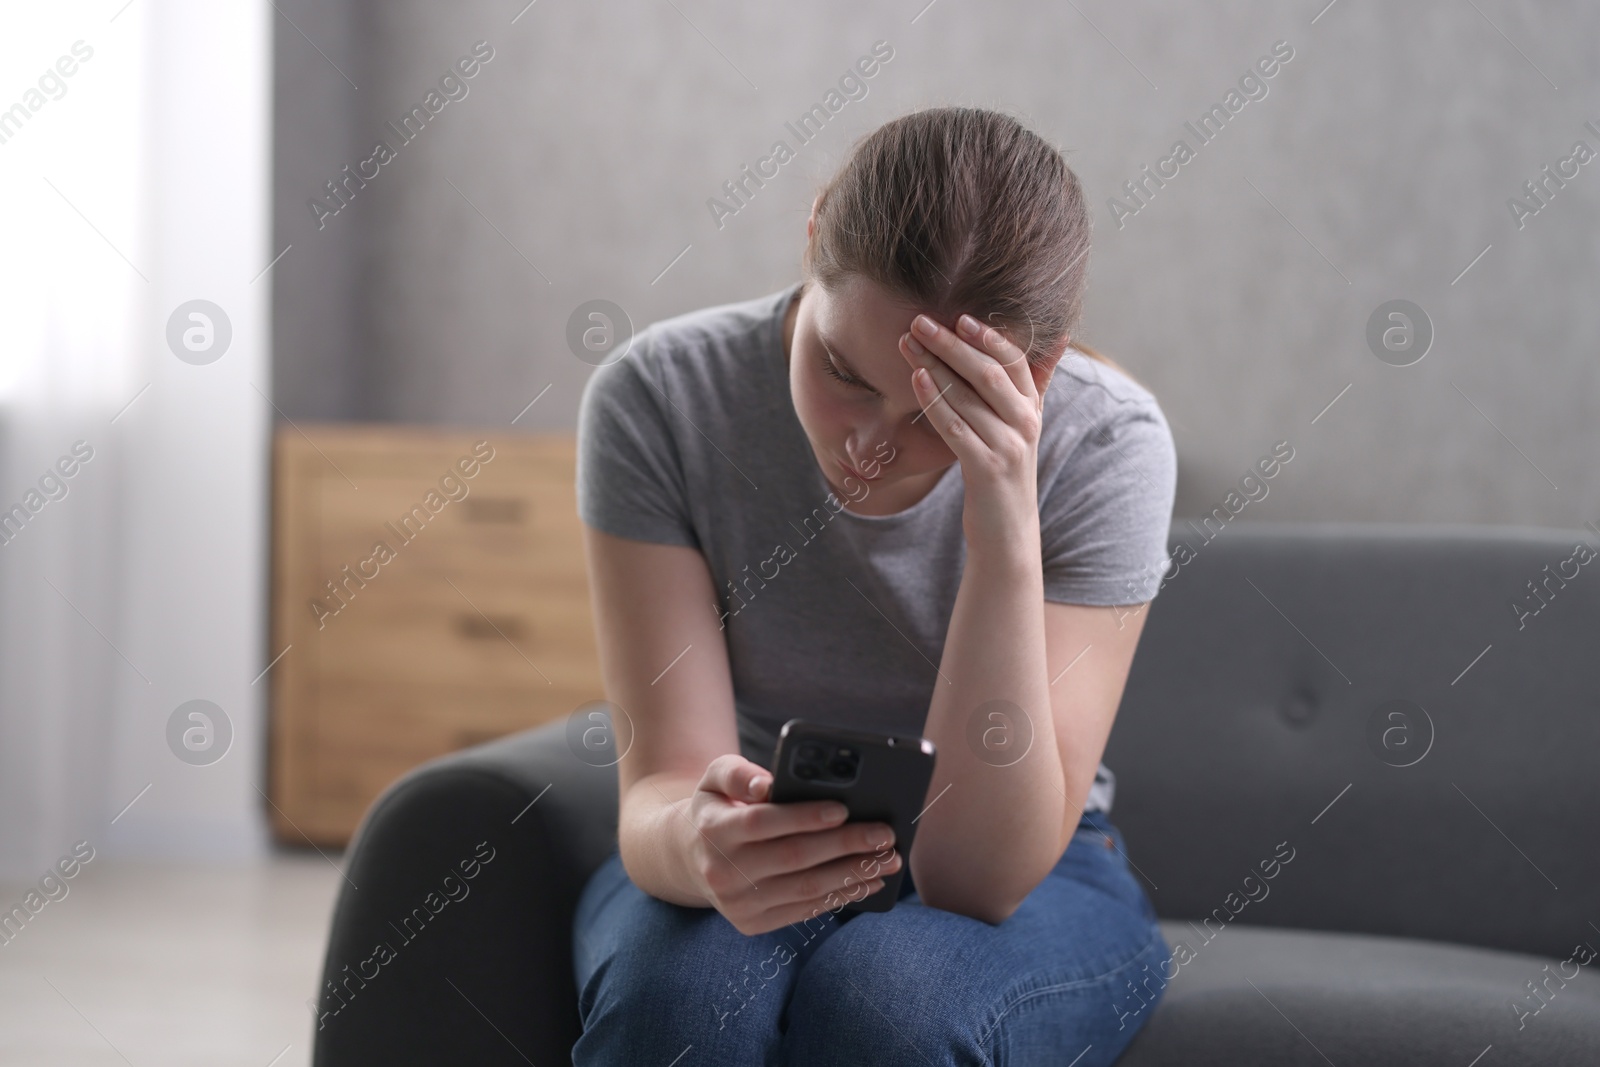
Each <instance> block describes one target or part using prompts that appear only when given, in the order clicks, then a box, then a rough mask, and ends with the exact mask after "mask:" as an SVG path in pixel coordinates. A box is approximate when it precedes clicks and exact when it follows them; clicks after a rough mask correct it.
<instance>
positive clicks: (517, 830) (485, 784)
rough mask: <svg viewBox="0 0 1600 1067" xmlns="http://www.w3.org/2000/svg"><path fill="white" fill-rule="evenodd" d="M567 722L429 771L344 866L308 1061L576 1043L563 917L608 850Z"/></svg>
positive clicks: (362, 835) (561, 1054) (391, 805)
mask: <svg viewBox="0 0 1600 1067" xmlns="http://www.w3.org/2000/svg"><path fill="white" fill-rule="evenodd" d="M567 730H568V725H567V720H561V721H558V722H553V723H549V724H547V725H545V726H541V727H538V728H535V729H532V730H527V731H524V732H522V733H519V734H515V735H513V736H511V737H507V738H503V739H501V740H499V741H495V742H491V743H489V744H485V745H480V746H477V747H475V748H471V749H466V750H464V751H461V752H457V753H453V754H451V755H449V756H445V757H442V758H440V759H437V760H433V761H431V762H429V763H426V764H423V765H422V766H420V767H417V768H415V769H414V770H412V771H411V772H410V773H408V774H407V775H406V776H405V777H403V778H401V779H400V780H399V781H397V782H395V783H394V784H393V785H391V786H390V787H389V788H388V789H387V790H385V791H384V793H383V795H382V796H380V797H379V798H378V799H377V800H376V801H375V802H374V803H373V806H372V807H371V809H370V810H369V811H368V812H367V814H366V816H365V817H364V818H363V820H362V823H361V826H360V827H359V829H358V830H357V832H356V835H355V838H354V840H353V841H352V842H351V845H350V848H349V850H348V852H347V854H346V855H347V860H348V862H347V863H346V871H345V880H344V884H343V885H342V886H341V888H340V892H339V899H338V903H337V905H336V907H335V909H334V914H333V921H332V929H331V932H330V935H329V938H328V954H327V958H326V960H325V962H324V967H323V984H322V986H321V989H320V995H319V997H318V998H317V1000H316V1001H315V1002H314V1004H315V1007H314V1008H313V1010H314V1011H315V1013H316V1014H317V1017H318V1022H317V1024H316V1026H317V1028H316V1031H315V1050H314V1058H313V1063H314V1064H315V1065H316V1067H345V1065H355V1064H371V1063H393V1064H403V1063H473V1064H497V1063H507V1064H512V1063H514V1064H524V1063H527V1062H530V1061H531V1062H533V1063H539V1064H545V1063H563V1062H566V1061H567V1059H568V1057H569V1056H570V1054H571V1053H570V1050H571V1046H572V1043H573V1042H574V1041H575V1040H576V1039H577V1037H578V1034H579V1032H580V1029H581V1027H580V1023H579V1019H578V1012H577V992H576V989H575V984H574V979H573V973H572V947H571V930H572V916H573V912H574V910H575V908H576V905H577V899H578V895H579V893H580V892H581V891H582V889H583V886H584V883H585V882H586V881H587V880H588V877H589V875H590V874H592V873H593V872H594V870H595V869H596V868H597V867H599V865H600V863H601V862H602V861H603V860H604V859H605V858H606V856H607V855H609V854H610V852H611V850H612V849H613V848H614V847H615V846H616V830H617V772H616V768H615V767H614V766H593V765H591V764H590V763H586V762H584V761H583V760H580V759H579V758H578V756H577V755H576V754H575V750H574V749H573V748H572V747H571V746H570V745H569V744H568V733H567Z"/></svg>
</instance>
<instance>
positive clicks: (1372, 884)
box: [1105, 520, 1600, 958]
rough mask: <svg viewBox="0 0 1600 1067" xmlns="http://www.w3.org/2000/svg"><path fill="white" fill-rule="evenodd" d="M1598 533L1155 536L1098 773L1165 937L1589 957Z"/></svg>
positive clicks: (1598, 827) (1291, 531) (1288, 531)
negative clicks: (1579, 951)
mask: <svg viewBox="0 0 1600 1067" xmlns="http://www.w3.org/2000/svg"><path fill="white" fill-rule="evenodd" d="M1597 532H1600V531H1589V530H1571V531H1568V530H1551V529H1538V528H1527V527H1481V526H1471V527H1467V526H1442V525H1410V526H1399V525H1374V524H1353V523H1314V524H1303V523H1295V524H1274V523H1254V524H1248V525H1246V524H1239V525H1235V526H1234V527H1232V528H1223V529H1221V530H1220V531H1218V530H1216V529H1215V527H1214V526H1213V528H1212V529H1211V530H1209V531H1208V530H1206V529H1205V528H1203V527H1201V526H1200V525H1199V524H1198V523H1189V522H1186V521H1182V520H1180V521H1178V522H1175V523H1174V524H1173V527H1172V531H1171V539H1170V541H1169V547H1170V549H1171V552H1172V555H1173V559H1172V563H1171V565H1169V567H1168V569H1167V571H1166V573H1165V576H1164V577H1165V581H1164V584H1163V586H1162V588H1161V590H1160V592H1159V593H1158V595H1157V596H1156V598H1155V599H1154V600H1153V601H1152V602H1151V604H1150V606H1149V608H1148V609H1146V610H1147V611H1148V612H1149V617H1148V619H1147V620H1146V624H1145V630H1144V633H1143V636H1142V637H1141V640H1140V647H1139V649H1138V652H1137V655H1136V656H1135V659H1134V663H1133V667H1132V672H1131V675H1130V677H1129V680H1128V686H1127V689H1126V691H1125V693H1124V697H1123V702H1122V706H1121V709H1120V710H1119V712H1118V716H1117V721H1116V724H1115V726H1114V728H1113V731H1112V734H1111V739H1110V742H1109V744H1108V746H1107V749H1106V754H1105V762H1106V764H1107V766H1109V767H1110V768H1111V769H1112V771H1113V772H1114V773H1115V774H1116V779H1117V780H1116V794H1115V798H1114V801H1113V806H1112V812H1111V816H1112V820H1113V821H1114V822H1115V823H1116V824H1117V826H1118V827H1119V828H1120V829H1121V830H1122V831H1123V833H1124V835H1125V836H1126V838H1127V842H1128V853H1129V857H1130V859H1131V860H1132V862H1133V863H1134V864H1135V866H1136V867H1137V868H1138V870H1139V872H1140V874H1141V875H1142V876H1143V877H1144V878H1145V879H1146V888H1147V889H1148V890H1149V892H1150V895H1151V899H1152V900H1153V901H1154V902H1155V905H1156V909H1157V911H1158V912H1159V913H1160V914H1161V916H1162V918H1164V919H1165V918H1171V919H1188V920H1191V921H1192V922H1193V927H1194V929H1195V931H1196V941H1195V942H1193V943H1191V947H1192V948H1193V947H1196V945H1197V944H1198V943H1199V942H1201V941H1203V940H1205V939H1206V938H1208V937H1210V936H1215V932H1216V931H1218V930H1221V929H1224V928H1225V927H1226V924H1227V923H1229V922H1233V921H1237V922H1243V923H1253V924H1262V925H1268V926H1287V927H1302V928H1312V929H1323V930H1336V931H1358V932H1367V933H1377V934H1391V935H1399V936H1410V937H1423V938H1436V939H1441V940H1447V941H1455V942H1460V943H1464V944H1473V945H1481V946H1486V947H1497V948H1505V949H1512V950H1520V951H1527V952H1537V953H1544V954H1548V955H1554V956H1559V957H1562V958H1565V957H1566V956H1568V955H1570V954H1571V951H1572V949H1573V947H1574V946H1575V945H1576V944H1577V943H1578V942H1581V941H1583V940H1586V939H1587V940H1589V941H1590V943H1591V944H1600V928H1596V927H1595V926H1594V925H1592V924H1591V920H1593V921H1595V922H1600V903H1597V897H1596V893H1597V892H1600V847H1597V846H1600V558H1596V557H1597V552H1600V537H1596V536H1595V534H1596V533H1597ZM1207 533H1209V534H1210V536H1211V540H1209V541H1208V540H1207V539H1206V535H1207ZM1269 875H1270V877H1269ZM1208 919H1209V922H1207V921H1205V920H1208Z"/></svg>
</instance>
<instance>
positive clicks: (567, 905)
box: [314, 521, 1600, 1067]
mask: <svg viewBox="0 0 1600 1067" xmlns="http://www.w3.org/2000/svg"><path fill="white" fill-rule="evenodd" d="M1212 536H1213V539H1212V540H1210V541H1207V540H1205V538H1204V536H1203V535H1202V533H1201V530H1200V527H1199V526H1198V524H1190V523H1186V522H1182V521H1180V522H1178V523H1175V524H1174V526H1173V529H1172V539H1173V546H1174V550H1175V551H1177V552H1178V553H1179V558H1180V559H1184V560H1185V562H1183V563H1182V564H1181V565H1180V566H1179V567H1178V568H1177V570H1176V571H1175V572H1174V571H1169V576H1168V579H1167V583H1166V585H1165V587H1164V588H1163V590H1162V591H1161V593H1160V595H1159V596H1158V597H1157V599H1156V600H1155V601H1154V603H1153V604H1152V606H1151V608H1150V618H1149V620H1148V622H1147V625H1146V629H1145V631H1144V636H1143V639H1142V641H1141V645H1140V648H1139V652H1138V655H1137V657H1136V659H1135V661H1134V664H1133V668H1132V675H1131V677H1130V679H1129V683H1128V687H1127V691H1126V694H1125V696H1124V699H1123V704H1122V707H1121V710H1120V712H1119V714H1118V718H1117V723H1116V726H1115V729H1114V731H1113V733H1112V736H1111V740H1110V743H1109V746H1108V749H1107V752H1106V757H1105V759H1106V763H1107V764H1108V765H1109V766H1110V767H1111V768H1112V769H1113V770H1114V771H1115V772H1116V774H1117V788H1116V797H1115V802H1114V806H1113V811H1112V818H1113V820H1114V821H1115V822H1116V824H1117V825H1118V826H1119V827H1120V828H1121V829H1122V831H1123V833H1124V835H1125V837H1126V840H1127V843H1128V852H1129V856H1130V859H1131V860H1132V862H1133V863H1134V864H1135V866H1136V868H1137V870H1138V873H1139V875H1140V876H1141V877H1143V878H1144V879H1145V880H1146V884H1147V888H1148V889H1149V891H1150V895H1151V899H1152V900H1153V901H1154V903H1155V906H1156V909H1157V911H1158V913H1159V914H1160V915H1161V917H1162V926H1163V930H1164V932H1165V933H1166V935H1167V940H1168V942H1169V943H1170V944H1172V945H1173V946H1174V949H1175V950H1176V952H1177V956H1176V957H1175V961H1174V966H1173V967H1172V968H1171V969H1169V971H1168V972H1167V973H1165V974H1161V975H1157V974H1156V973H1155V972H1148V973H1146V974H1144V975H1141V976H1140V977H1141V978H1142V979H1143V981H1144V988H1145V989H1147V990H1152V991H1153V990H1154V989H1156V988H1158V987H1162V988H1164V993H1163V997H1162V999H1161V1000H1160V1001H1159V1003H1157V1004H1156V1005H1155V1007H1153V1008H1151V1009H1149V1012H1150V1014H1149V1015H1148V1017H1143V1016H1142V1012H1143V1011H1144V1008H1143V1007H1142V1005H1143V1004H1144V1003H1145V1001H1146V1000H1147V999H1149V994H1148V993H1143V992H1142V991H1140V990H1137V989H1135V988H1133V987H1131V986H1130V988H1129V990H1128V994H1127V997H1126V998H1125V999H1124V1000H1123V1001H1122V1002H1121V1004H1120V1005H1119V1006H1117V1008H1116V1009H1113V1008H1112V1007H1111V1006H1108V1011H1110V1010H1117V1011H1118V1012H1119V1013H1120V1014H1122V1015H1123V1016H1124V1017H1125V1019H1126V1020H1127V1021H1128V1022H1130V1023H1132V1022H1135V1021H1137V1022H1139V1023H1140V1024H1141V1025H1142V1029H1141V1030H1140V1032H1139V1034H1138V1036H1137V1037H1136V1038H1135V1039H1134V1041H1133V1043H1132V1044H1131V1045H1130V1046H1129V1048H1128V1050H1127V1052H1126V1054H1125V1055H1124V1057H1123V1058H1122V1060H1121V1061H1119V1062H1120V1063H1123V1064H1127V1065H1130V1067H1155V1065H1163V1067H1165V1065H1177V1064H1183V1065H1186V1067H1205V1065H1212V1064H1215V1065H1224V1064H1226V1065H1230V1067H1231V1065H1236V1064H1307V1065H1317V1067H1323V1065H1326V1064H1330V1063H1331V1064H1338V1065H1340V1067H1344V1065H1346V1064H1364V1065H1370V1064H1408V1065H1409V1064H1450V1065H1455V1067H1470V1065H1479V1067H1506V1065H1510V1064H1541V1065H1562V1064H1597V1063H1600V978H1597V977H1596V976H1595V973H1594V972H1595V971H1596V970H1600V959H1596V958H1595V956H1594V953H1595V952H1596V950H1600V925H1597V924H1600V566H1597V565H1593V564H1590V563H1589V562H1588V560H1587V559H1584V558H1583V556H1584V553H1583V552H1576V553H1575V546H1578V545H1580V544H1583V545H1584V546H1585V551H1586V552H1593V551H1594V550H1595V547H1594V546H1600V538H1597V537H1595V536H1593V535H1592V534H1589V533H1588V532H1587V531H1583V530H1574V531H1558V530H1545V529H1526V528H1521V529H1507V528H1484V527H1445V526H1409V527H1399V526H1374V525H1354V524H1314V525H1301V524H1294V525H1277V524H1261V523H1258V524H1253V525H1248V524H1247V525H1236V526H1233V527H1232V528H1222V529H1220V530H1218V529H1217V528H1216V526H1215V524H1213V527H1212ZM1585 538H1587V541H1585ZM1179 542H1183V543H1184V545H1185V546H1186V548H1187V551H1181V550H1179V549H1178V543H1179ZM1580 559H1582V560H1583V561H1582V562H1579V560H1580ZM1535 587H1537V589H1538V593H1537V595H1536V594H1535V592H1534V590H1535ZM1518 605H1521V606H1520V607H1518ZM1535 609H1537V610H1535ZM568 729H569V727H568V724H567V723H565V722H558V723H553V724H550V725H547V726H544V727H541V728H539V729H534V730H529V731H527V732H524V733H522V734H518V735H516V736H513V737H509V738H505V739H502V740H500V741H497V742H494V743H492V744H487V745H483V746H479V747H477V748H473V749H469V750H466V751H462V752H459V753H456V754H454V755H451V756H448V757H445V758H443V759H439V760H436V761H434V762H432V763H429V764H427V765H425V766H423V767H419V768H417V769H416V770H415V771H413V772H411V773H410V774H408V775H407V776H406V777H405V778H403V779H402V780H400V781H399V782H397V783H395V784H394V785H393V786H392V787H390V788H389V789H388V790H387V791H386V792H385V793H384V795H383V796H382V797H381V798H380V799H379V800H378V801H377V802H376V803H375V804H374V805H373V807H372V809H371V810H370V811H369V812H368V813H367V816H366V818H365V820H364V821H363V824H362V826H361V828H360V831H359V833H358V834H357V837H356V839H355V841H354V842H353V844H352V846H351V849H350V851H349V852H348V864H347V874H348V876H349V881H348V883H347V884H346V885H344V886H343V889H342V892H341V895H340V898H339V901H338V905H337V909H336V912H335V915H334V917H333V924H332V931H331V934H330V937H329V942H328V954H327V961H326V973H325V981H326V983H327V984H326V985H325V986H324V996H323V999H322V1001H321V1003H320V1004H319V1005H317V1007H316V1009H315V1010H316V1011H317V1013H318V1015H319V1022H320V1027H319V1029H318V1030H317V1032H316V1048H315V1061H314V1062H315V1063H316V1064H317V1067H344V1065H353V1064H370V1063H384V1064H409V1063H419V1064H420V1063H429V1064H432V1063H472V1064H523V1063H532V1064H538V1065H539V1067H547V1065H551V1064H560V1063H567V1062H569V1052H570V1046H571V1043H572V1042H573V1040H574V1039H575V1038H576V1036H577V1034H578V1030H579V1023H578V1017H577V1011H576V994H575V990H574V988H573V977H572V961H571V952H570V947H569V937H570V921H571V917H572V911H573V906H574V902H575V899H576V897H577V895H578V892H579V890H580V889H581V888H582V886H583V883H584V881H585V879H586V878H587V877H588V875H589V873H590V872H591V871H593V870H594V868H595V867H596V866H597V865H598V864H599V863H600V861H601V860H602V859H603V858H604V857H605V856H606V855H607V854H608V852H609V851H610V849H611V848H612V847H613V845H614V842H615V831H616V825H615V824H616V814H617V796H616V791H615V790H616V776H615V770H614V768H612V767H608V766H592V765H591V764H590V763H589V762H585V761H584V760H582V759H579V758H578V757H577V755H575V753H576V752H577V751H579V750H581V746H577V747H574V745H573V744H572V743H571V742H569V736H568ZM484 856H488V857H490V858H488V859H487V861H484V860H483V859H482V857H484ZM474 864H475V866H474ZM469 871H470V872H471V877H470V878H468V877H467V872H469ZM430 894H431V895H430ZM380 945H383V946H387V947H388V951H387V952H384V951H382V949H381V948H380ZM1180 946H1181V947H1180ZM335 989H337V992H335V991H334V990H335ZM1066 1059H1067V1057H1063V1064H1065V1062H1066Z"/></svg>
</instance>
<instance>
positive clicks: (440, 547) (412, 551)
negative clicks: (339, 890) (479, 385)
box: [268, 425, 604, 845]
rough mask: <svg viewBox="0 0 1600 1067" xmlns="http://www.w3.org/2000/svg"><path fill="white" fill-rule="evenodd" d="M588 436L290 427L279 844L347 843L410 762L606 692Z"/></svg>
mask: <svg viewBox="0 0 1600 1067" xmlns="http://www.w3.org/2000/svg"><path fill="white" fill-rule="evenodd" d="M302 431H303V433H302ZM575 444H576V442H575V439H574V437H573V436H572V435H570V434H564V435H538V436H535V435H527V434H510V433H504V432H502V431H499V430H485V431H482V432H471V431H461V430H436V429H418V428H409V427H393V426H350V425H321V426H316V425H302V426H301V427H300V429H298V430H297V429H295V428H293V427H283V428H281V429H279V430H277V431H276V436H275V440H274V448H273V458H274V470H273V495H274V502H273V576H272V612H273V618H272V627H271V629H272V638H273V639H272V651H271V652H270V653H269V656H279V655H280V654H281V658H280V659H279V660H278V662H277V664H276V665H275V666H274V667H273V668H272V669H271V670H270V672H269V673H268V678H269V679H270V681H271V691H272V698H271V699H272V739H271V761H270V762H271V767H270V775H269V778H270V783H271V786H270V796H271V800H272V809H273V810H272V813H271V814H272V825H273V829H274V833H275V834H276V836H277V837H278V838H279V839H280V840H283V841H285V842H295V843H304V842H305V841H306V840H307V839H309V840H311V841H313V842H315V843H317V844H319V845H320V844H327V845H343V844H345V843H346V842H347V841H348V840H349V838H350V836H351V834H352V833H353V832H354V830H355V828H356V825H357V823H358V822H359V821H360V818H361V815H362V813H363V812H364V811H365V810H366V809H367V807H368V805H370V804H371V803H372V801H373V799H374V798H376V797H377V795H378V793H379V792H381V791H382V789H383V788H384V787H385V786H386V785H388V784H389V783H390V782H392V781H393V780H394V779H395V778H397V777H399V776H400V775H401V774H402V773H403V772H404V771H406V770H407V769H409V768H411V767H413V766H415V765H416V764H418V763H421V762H422V761H424V760H427V759H430V758H432V757H434V756H439V755H443V754H444V753H447V752H451V751H453V750H455V749H458V748H462V747H465V746H467V745H473V744H477V743H479V742H482V741H487V740H490V739H492V738H495V737H500V736H502V735H504V734H508V733H512V732H515V731H517V730H522V729H525V728H527V727H530V726H536V725H538V724H540V723H543V722H547V721H549V720H551V719H555V718H559V717H561V716H564V715H567V714H569V713H571V712H572V711H573V710H574V709H575V708H577V707H578V706H579V705H581V704H584V703H586V702H588V701H591V700H597V699H601V698H602V697H603V696H604V687H603V685H602V682H601V678H600V667H599V660H598V656H597V653H596V650H595V640H594V625H593V620H592V617H591V615H590V608H589V594H588V581H587V576H586V574H585V570H584V560H583V546H582V540H581V527H580V523H579V519H578V516H577V503H576V496H575V491H574V486H573V472H574V467H573V464H574V458H575ZM286 649H287V651H285V650H286Z"/></svg>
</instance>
